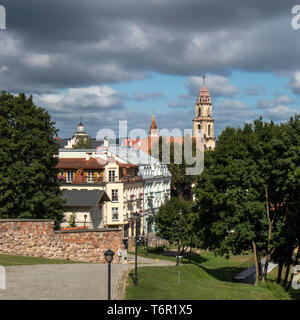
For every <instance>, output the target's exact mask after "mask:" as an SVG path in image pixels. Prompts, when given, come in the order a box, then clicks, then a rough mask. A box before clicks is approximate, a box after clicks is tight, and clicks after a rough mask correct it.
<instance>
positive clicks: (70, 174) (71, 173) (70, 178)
mask: <svg viewBox="0 0 300 320" xmlns="http://www.w3.org/2000/svg"><path fill="white" fill-rule="evenodd" d="M73 179H74V171H73V170H68V171H67V182H72V181H73Z"/></svg>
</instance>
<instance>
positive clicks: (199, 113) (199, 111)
mask: <svg viewBox="0 0 300 320" xmlns="http://www.w3.org/2000/svg"><path fill="white" fill-rule="evenodd" d="M198 116H199V117H201V107H199V110H198Z"/></svg>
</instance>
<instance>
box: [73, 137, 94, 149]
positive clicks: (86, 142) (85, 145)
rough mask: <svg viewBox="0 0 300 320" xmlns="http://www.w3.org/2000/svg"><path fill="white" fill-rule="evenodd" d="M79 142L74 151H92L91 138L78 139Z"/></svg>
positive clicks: (74, 146)
mask: <svg viewBox="0 0 300 320" xmlns="http://www.w3.org/2000/svg"><path fill="white" fill-rule="evenodd" d="M77 139H78V141H77V142H76V143H75V144H74V145H73V149H91V148H92V140H91V138H90V137H80V136H79V137H77Z"/></svg>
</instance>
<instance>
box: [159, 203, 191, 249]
mask: <svg viewBox="0 0 300 320" xmlns="http://www.w3.org/2000/svg"><path fill="white" fill-rule="evenodd" d="M192 206H193V203H192V202H191V201H185V200H180V199H178V198H171V199H170V200H169V201H167V202H166V203H165V204H163V205H162V206H161V207H160V208H159V210H158V213H157V214H156V215H155V216H154V221H155V229H156V231H158V233H157V234H158V236H159V237H161V238H163V239H166V240H168V241H169V242H170V243H178V239H179V237H180V246H181V248H182V249H181V252H182V253H183V252H184V251H185V250H186V249H187V246H189V245H190V244H191V243H195V242H194V240H195V237H194V234H195V228H196V226H197V223H196V215H195V214H194V213H193V210H192ZM180 209H181V210H182V214H181V216H180V214H179V210H180Z"/></svg>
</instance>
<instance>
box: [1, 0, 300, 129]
mask: <svg viewBox="0 0 300 320" xmlns="http://www.w3.org/2000/svg"><path fill="white" fill-rule="evenodd" d="M0 1H1V4H2V5H4V6H5V7H6V11H7V28H8V29H7V30H1V32H0V88H1V89H5V90H8V91H12V92H20V91H22V92H27V93H36V94H38V96H36V100H37V101H38V102H39V103H40V104H42V105H44V106H45V107H46V108H48V110H50V112H51V114H52V115H53V117H54V119H55V120H56V121H57V126H58V127H60V128H63V130H65V132H66V134H64V135H71V134H72V133H73V130H72V129H70V128H69V126H70V127H71V126H73V125H74V130H75V129H76V125H77V120H76V121H75V120H74V118H76V117H78V118H79V116H80V115H82V113H83V110H84V111H85V113H86V123H87V125H88V126H89V128H90V132H95V130H96V129H97V128H99V127H100V126H102V125H108V124H109V125H110V126H115V125H116V122H117V121H118V120H120V119H121V120H122V119H123V120H125V119H129V120H130V121H129V126H132V127H139V126H138V123H145V121H146V120H145V119H148V117H150V118H151V116H149V115H148V114H147V113H143V112H140V113H137V112H133V111H129V110H126V109H125V107H124V105H123V100H124V99H126V98H125V97H122V96H120V93H118V92H115V93H112V94H108V96H107V95H106V96H105V95H104V96H101V97H100V98H99V97H98V96H97V95H96V97H94V96H93V94H92V95H90V94H87V93H86V91H84V89H85V88H91V87H94V88H98V89H99V88H103V85H108V87H109V84H111V83H117V82H120V81H131V80H135V79H143V78H146V77H149V76H151V72H158V73H164V74H171V75H184V76H188V77H189V81H190V82H189V84H190V85H189V86H188V87H187V89H188V91H189V92H188V94H182V95H180V96H179V98H180V99H187V100H189V99H191V94H192V92H194V91H195V90H196V89H195V88H196V87H197V86H194V85H193V84H195V83H196V82H197V81H194V82H193V81H191V80H197V78H191V77H192V76H199V75H201V74H203V73H204V72H206V73H209V74H215V75H216V77H215V79H214V80H215V81H213V83H212V84H210V91H211V94H212V95H214V96H215V97H217V96H225V97H233V96H235V94H237V93H238V89H237V88H235V87H234V86H232V85H231V84H230V83H229V82H228V81H227V80H226V79H227V78H226V76H228V75H229V74H230V73H231V71H232V70H235V69H238V70H243V71H259V72H263V71H272V72H285V73H286V74H288V75H290V76H291V82H290V87H291V88H292V89H293V90H294V92H295V93H299V92H300V90H299V88H300V86H299V82H300V81H299V76H298V73H297V72H296V71H297V70H299V69H300V66H299V56H300V42H299V37H300V31H299V32H297V31H295V30H292V28H291V19H292V15H291V8H292V6H293V5H294V4H295V2H294V1H261V0H252V1H240V0H227V1H220V0H201V1H200V0H199V1H197V0H186V1H182V0H148V1H140V0H126V1H124V0H110V1H99V0H85V1H79V0H72V1H71V0H64V1H58V0H51V1H50V0H45V1H41V0H26V1H20V0H0ZM218 79H219V82H217V80H218ZM198 80H199V79H198ZM200 80H201V79H200ZM207 81H208V82H209V79H208V80H207ZM70 88H72V89H76V88H78V89H79V91H78V92H79V94H80V96H77V97H78V100H77V101H76V102H74V101H73V102H72V101H71V99H70V97H69V96H70V95H68V93H69V91H68V90H69V89H70ZM58 89H64V90H58ZM198 89H199V88H198V87H197V90H198ZM80 90H81V91H80ZM95 90H97V89H95ZM99 90H100V89H99ZM137 90H138V88H137ZM62 91H63V92H62ZM47 95H49V96H47ZM94 98H96V99H97V98H99V101H96V100H95V99H94ZM51 99H52V100H51ZM55 99H57V100H55ZM55 101H59V103H57V102H55ZM71 102H72V103H71ZM170 103H171V105H172V103H173V107H174V106H175V105H177V106H179V103H181V105H182V104H183V103H184V102H176V101H175V102H174V101H173V102H170ZM174 103H175V104H174ZM221 107H222V105H221ZM224 108H225V106H224V105H223V109H224ZM241 108H242V112H243V119H245V120H248V118H250V117H251V116H253V114H251V112H250V111H249V110H246V109H245V108H244V107H243V106H242V107H241ZM175 109H176V108H175ZM223 109H222V108H221V109H220V113H219V116H220V117H221V116H222V117H225V114H222V112H221V110H223ZM281 109H282V108H281ZM116 110H118V112H117V114H116ZM276 110H277V109H276ZM276 110H275V111H274V110H272V112H273V113H274V112H276ZM278 111H280V109H278ZM193 112H194V111H193V108H191V110H190V112H185V114H184V115H183V112H179V110H178V113H176V112H174V108H173V109H172V112H170V113H165V114H160V115H159V117H160V118H161V123H162V126H163V127H166V128H167V127H168V126H170V118H172V125H174V126H175V127H180V128H183V127H187V128H190V127H191V119H192V118H193ZM217 115H218V112H217ZM130 117H132V118H130ZM150 120H151V119H150ZM223 120H224V118H223ZM219 121H221V119H220V120H219ZM224 121H225V122H226V121H228V122H229V121H230V119H227V120H226V119H225V120H224ZM147 126H148V124H147ZM146 129H148V128H146Z"/></svg>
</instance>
